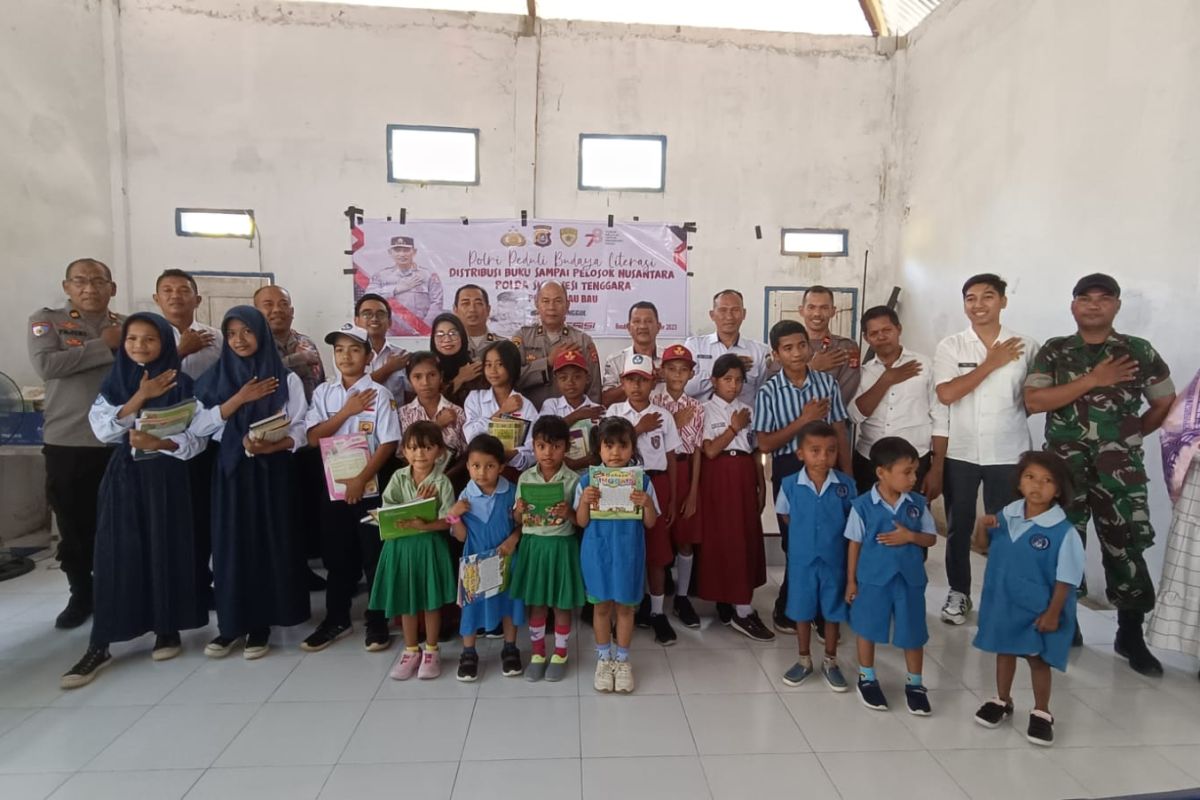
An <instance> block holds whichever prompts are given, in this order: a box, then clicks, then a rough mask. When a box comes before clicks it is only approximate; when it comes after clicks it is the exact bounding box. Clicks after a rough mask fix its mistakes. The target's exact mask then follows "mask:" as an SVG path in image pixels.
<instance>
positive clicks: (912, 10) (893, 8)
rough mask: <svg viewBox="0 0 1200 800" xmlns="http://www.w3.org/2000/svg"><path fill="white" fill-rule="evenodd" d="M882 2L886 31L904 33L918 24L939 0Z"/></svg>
mask: <svg viewBox="0 0 1200 800" xmlns="http://www.w3.org/2000/svg"><path fill="white" fill-rule="evenodd" d="M882 3H883V16H884V18H885V19H887V24H888V31H889V32H890V33H892V34H905V33H908V32H909V31H911V30H912V29H913V28H915V27H917V26H918V25H920V24H921V20H923V19H925V17H927V16H929V13H930V12H931V11H933V10H934V9H935V8H937V7H938V4H939V3H941V0H882Z"/></svg>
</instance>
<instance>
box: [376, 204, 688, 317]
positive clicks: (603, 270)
mask: <svg viewBox="0 0 1200 800" xmlns="http://www.w3.org/2000/svg"><path fill="white" fill-rule="evenodd" d="M353 263H354V297H355V299H356V300H357V298H359V297H361V296H362V295H363V294H364V293H366V292H374V293H376V294H380V295H383V296H384V297H386V298H388V300H389V302H390V303H391V306H392V330H391V334H392V335H393V336H426V335H428V334H429V323H430V321H432V320H433V318H434V317H436V316H437V315H438V314H440V313H442V312H443V311H452V310H453V308H452V306H453V304H454V292H455V290H456V289H458V287H460V286H463V285H464V284H468V283H473V284H475V285H477V286H482V287H483V288H484V289H485V290H486V291H487V293H488V296H489V298H490V300H491V306H492V316H491V320H490V321H489V324H488V327H489V329H490V330H492V331H493V332H494V333H498V334H502V335H504V336H511V335H512V334H514V333H516V331H517V329H518V328H520V327H521V326H522V325H530V324H534V323H536V322H537V311H536V308H535V305H534V295H535V293H536V292H537V288H538V286H539V285H541V284H542V283H545V282H546V281H557V282H558V283H561V284H562V285H563V287H564V288H565V289H566V291H567V296H568V298H569V300H570V305H571V308H570V312H569V314H568V317H567V321H568V322H570V324H572V325H574V326H576V327H578V328H581V329H583V330H584V331H586V332H587V333H589V334H590V335H591V336H592V337H594V338H605V337H610V338H611V337H616V338H622V339H623V338H626V337H627V336H628V334H627V333H626V332H625V326H626V322H627V320H628V318H629V306H631V305H632V304H633V303H635V302H637V301H639V300H649V301H650V302H652V303H654V305H655V306H657V307H658V314H659V320H660V321H661V322H662V325H663V335H664V336H666V337H667V338H682V337H684V336H686V335H687V319H688V291H687V233H686V232H685V231H684V229H683V226H681V225H667V224H664V223H661V222H614V223H613V225H612V227H609V226H608V224H607V222H575V221H569V220H555V219H531V220H528V221H527V222H526V223H525V224H524V225H522V224H521V221H520V220H519V219H499V220H495V219H492V220H474V219H473V220H470V222H469V223H468V224H466V225H464V224H463V223H462V221H461V220H408V221H407V222H406V223H405V224H401V223H399V222H396V221H390V220H382V219H365V220H363V221H362V222H360V223H358V225H357V226H356V227H355V228H354V230H353Z"/></svg>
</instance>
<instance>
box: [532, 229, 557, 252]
mask: <svg viewBox="0 0 1200 800" xmlns="http://www.w3.org/2000/svg"><path fill="white" fill-rule="evenodd" d="M550 234H551V228H550V226H549V225H534V226H533V243H534V244H536V245H537V246H538V247H549V246H550V244H551V242H552V241H553V240H552V239H551V238H550Z"/></svg>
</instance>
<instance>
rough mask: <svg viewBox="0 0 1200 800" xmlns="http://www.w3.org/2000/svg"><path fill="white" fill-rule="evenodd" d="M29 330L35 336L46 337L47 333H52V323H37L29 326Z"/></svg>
mask: <svg viewBox="0 0 1200 800" xmlns="http://www.w3.org/2000/svg"><path fill="white" fill-rule="evenodd" d="M29 330H30V332H31V333H32V334H33V335H34V336H45V335H46V334H47V333H49V332H50V323H49V322H35V323H33V324H32V325H30V326H29Z"/></svg>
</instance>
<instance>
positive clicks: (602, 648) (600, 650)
mask: <svg viewBox="0 0 1200 800" xmlns="http://www.w3.org/2000/svg"><path fill="white" fill-rule="evenodd" d="M596 658H598V659H600V660H601V661H611V660H612V644H611V643H610V642H605V643H604V644H599V643H597V644H596Z"/></svg>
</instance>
